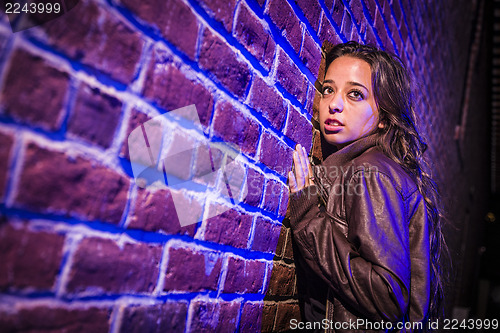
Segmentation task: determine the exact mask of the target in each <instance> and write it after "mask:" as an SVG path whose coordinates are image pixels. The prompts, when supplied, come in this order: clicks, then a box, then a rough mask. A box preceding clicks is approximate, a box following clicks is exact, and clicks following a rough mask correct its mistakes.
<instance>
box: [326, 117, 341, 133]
mask: <svg viewBox="0 0 500 333" xmlns="http://www.w3.org/2000/svg"><path fill="white" fill-rule="evenodd" d="M342 127H344V124H342V123H341V122H340V121H338V120H337V119H327V120H326V121H325V130H327V131H328V132H338V131H340V130H341V129H342Z"/></svg>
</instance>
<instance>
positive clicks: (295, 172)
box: [288, 144, 314, 193]
mask: <svg viewBox="0 0 500 333" xmlns="http://www.w3.org/2000/svg"><path fill="white" fill-rule="evenodd" d="M313 181H314V178H313V173H312V168H311V164H310V163H309V159H308V158H307V152H306V149H305V148H304V147H302V146H301V145H300V144H298V145H297V146H296V147H295V150H294V152H293V168H292V171H290V172H288V184H289V187H290V192H291V193H294V192H299V191H300V190H302V189H303V188H304V187H307V186H310V185H313V183H314V182H313Z"/></svg>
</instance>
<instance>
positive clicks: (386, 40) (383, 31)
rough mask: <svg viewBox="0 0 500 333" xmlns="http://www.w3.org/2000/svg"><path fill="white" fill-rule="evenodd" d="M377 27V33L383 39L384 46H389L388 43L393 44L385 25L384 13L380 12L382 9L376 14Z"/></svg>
mask: <svg viewBox="0 0 500 333" xmlns="http://www.w3.org/2000/svg"><path fill="white" fill-rule="evenodd" d="M375 29H376V31H377V35H378V37H379V38H380V40H381V41H382V45H381V46H382V47H384V48H385V47H387V46H388V44H391V42H390V40H389V38H388V35H387V31H386V28H385V25H384V20H383V18H382V15H381V14H380V11H377V14H375Z"/></svg>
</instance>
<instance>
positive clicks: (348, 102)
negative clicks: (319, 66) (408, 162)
mask: <svg viewBox="0 0 500 333" xmlns="http://www.w3.org/2000/svg"><path fill="white" fill-rule="evenodd" d="M371 76H372V72H371V68H370V65H369V64H368V63H367V62H366V61H364V60H361V59H358V58H353V57H349V56H342V57H339V58H337V59H335V60H334V61H333V62H332V63H331V64H330V67H328V70H327V72H326V75H325V80H324V81H323V87H322V91H321V92H322V97H321V100H320V103H319V122H320V129H321V133H322V134H323V137H324V138H325V140H326V142H328V143H329V144H331V145H334V146H336V147H337V148H338V149H341V148H343V147H344V146H346V145H348V144H349V143H351V142H353V141H356V140H357V139H359V138H361V137H363V136H365V135H366V134H368V133H370V132H371V131H373V130H374V129H375V128H376V127H377V126H379V127H381V125H379V121H378V108H377V105H376V103H375V98H374V96H373V89H372V77H371Z"/></svg>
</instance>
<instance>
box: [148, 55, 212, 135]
mask: <svg viewBox="0 0 500 333" xmlns="http://www.w3.org/2000/svg"><path fill="white" fill-rule="evenodd" d="M171 61H172V59H171V57H170V56H169V55H168V54H165V52H164V51H162V50H161V49H155V51H154V55H153V57H152V59H151V62H150V64H149V67H148V72H147V74H146V81H145V83H144V89H143V94H144V96H145V97H146V98H148V99H150V100H152V101H153V102H154V103H156V104H157V105H158V106H160V107H161V108H163V109H165V110H168V111H172V110H175V109H178V108H181V107H183V106H187V105H191V104H195V105H196V111H197V112H198V117H199V119H200V122H201V124H203V125H205V126H207V125H208V122H209V121H210V116H211V113H212V108H213V97H212V94H211V93H210V91H209V90H208V89H207V88H206V87H204V86H203V85H201V84H199V83H197V82H196V81H193V80H190V79H188V78H186V77H185V76H184V74H183V73H182V72H181V71H180V70H179V69H178V68H177V67H176V66H175V65H173V64H172V63H171Z"/></svg>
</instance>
